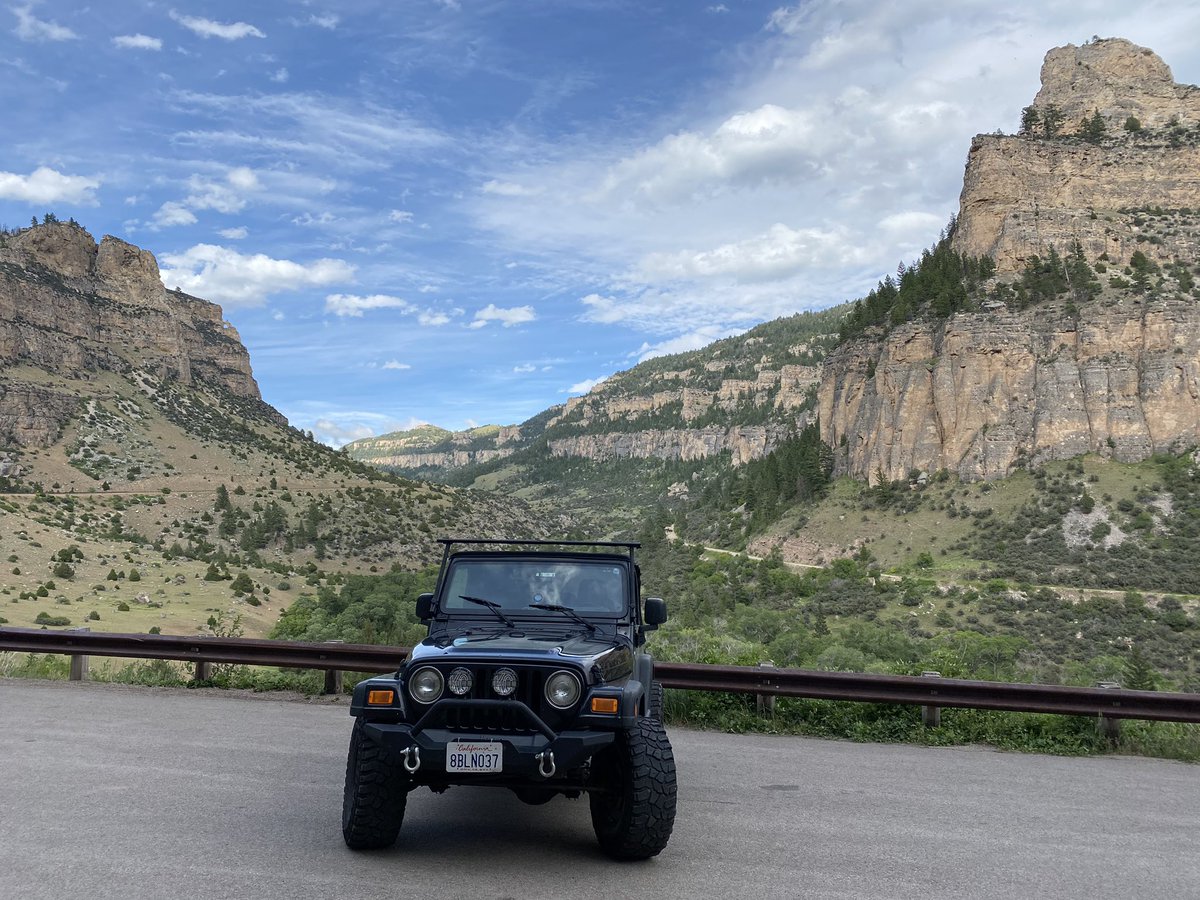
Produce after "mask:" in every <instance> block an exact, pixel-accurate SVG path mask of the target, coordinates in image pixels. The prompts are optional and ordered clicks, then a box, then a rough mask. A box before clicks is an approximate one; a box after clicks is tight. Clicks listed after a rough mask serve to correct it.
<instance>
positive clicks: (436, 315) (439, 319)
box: [417, 312, 450, 328]
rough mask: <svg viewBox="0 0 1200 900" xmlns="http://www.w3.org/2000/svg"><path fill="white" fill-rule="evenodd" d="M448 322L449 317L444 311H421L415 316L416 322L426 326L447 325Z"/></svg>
mask: <svg viewBox="0 0 1200 900" xmlns="http://www.w3.org/2000/svg"><path fill="white" fill-rule="evenodd" d="M449 322H450V317H449V316H448V315H446V314H445V313H444V312H423V313H421V314H420V315H418V316H417V323H418V324H420V325H424V326H425V327H426V328H435V327H437V326H438V325H447V324H449Z"/></svg>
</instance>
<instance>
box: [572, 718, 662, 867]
mask: <svg viewBox="0 0 1200 900" xmlns="http://www.w3.org/2000/svg"><path fill="white" fill-rule="evenodd" d="M593 766H594V767H595V771H596V775H597V780H598V782H599V784H598V787H597V789H596V790H593V791H591V793H590V801H591V807H592V827H593V828H594V829H595V830H596V839H597V840H598V841H599V842H600V847H601V849H602V850H603V851H604V852H605V853H607V854H608V855H609V856H611V857H612V858H613V859H622V860H633V859H649V858H650V857H652V856H657V855H658V854H659V853H661V852H662V849H663V848H664V847H665V846H667V841H669V840H670V839H671V829H672V827H673V826H674V825H675V790H676V788H675V756H674V754H673V753H672V752H671V742H670V741H668V740H667V732H666V730H665V729H664V728H663V727H662V723H660V722H656V721H654V720H653V719H649V718H646V719H638V721H637V723H636V724H635V725H634V726H633V728H631V729H630V730H629V731H627V732H624V733H621V734H618V735H617V741H616V744H615V745H614V746H613V747H611V748H610V749H608V750H606V751H605V752H604V753H602V754H600V755H599V756H597V757H596V758H595V760H594V762H593Z"/></svg>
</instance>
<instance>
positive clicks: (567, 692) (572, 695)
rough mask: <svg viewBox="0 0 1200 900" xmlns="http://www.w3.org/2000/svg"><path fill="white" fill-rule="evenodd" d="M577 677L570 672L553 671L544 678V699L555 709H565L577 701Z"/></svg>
mask: <svg viewBox="0 0 1200 900" xmlns="http://www.w3.org/2000/svg"><path fill="white" fill-rule="evenodd" d="M580 691H581V688H580V685H579V679H578V678H576V677H575V676H574V675H573V674H572V673H571V672H555V673H554V674H553V675H551V676H550V677H549V678H547V679H546V699H547V700H549V701H550V705H551V706H553V707H555V708H556V709H567V708H568V707H571V706H574V705H575V704H576V703H578V702H579V694H580Z"/></svg>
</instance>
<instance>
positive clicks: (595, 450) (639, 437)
mask: <svg viewBox="0 0 1200 900" xmlns="http://www.w3.org/2000/svg"><path fill="white" fill-rule="evenodd" d="M787 435H788V428H787V427H786V426H784V425H772V426H752V425H743V426H734V427H731V428H698V429H661V430H660V429H651V430H647V431H637V432H630V433H621V432H614V433H609V434H589V435H580V436H578V437H567V438H560V439H558V440H551V441H549V446H550V454H551V455H552V456H582V457H586V458H588V459H594V460H610V459H649V458H653V459H666V460H697V459H706V458H708V457H710V456H717V455H719V454H721V453H725V452H728V453H729V454H730V455H731V459H732V462H733V465H735V466H741V465H745V464H746V463H748V462H750V461H751V460H754V459H761V458H762V457H764V456H766V455H767V454H768V453H770V452H771V450H773V449H774V448H775V446H776V445H778V444H779V443H780V442H781V441H782V440H784V439H785V438H786V437H787Z"/></svg>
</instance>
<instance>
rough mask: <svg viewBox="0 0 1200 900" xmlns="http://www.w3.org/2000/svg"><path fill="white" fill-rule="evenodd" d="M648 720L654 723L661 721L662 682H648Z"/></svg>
mask: <svg viewBox="0 0 1200 900" xmlns="http://www.w3.org/2000/svg"><path fill="white" fill-rule="evenodd" d="M646 706H647V709H648V711H649V713H650V718H652V719H653V720H654V721H655V722H661V721H662V720H663V686H662V682H659V681H652V682H650V701H649V702H648V703H647V704H646Z"/></svg>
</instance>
